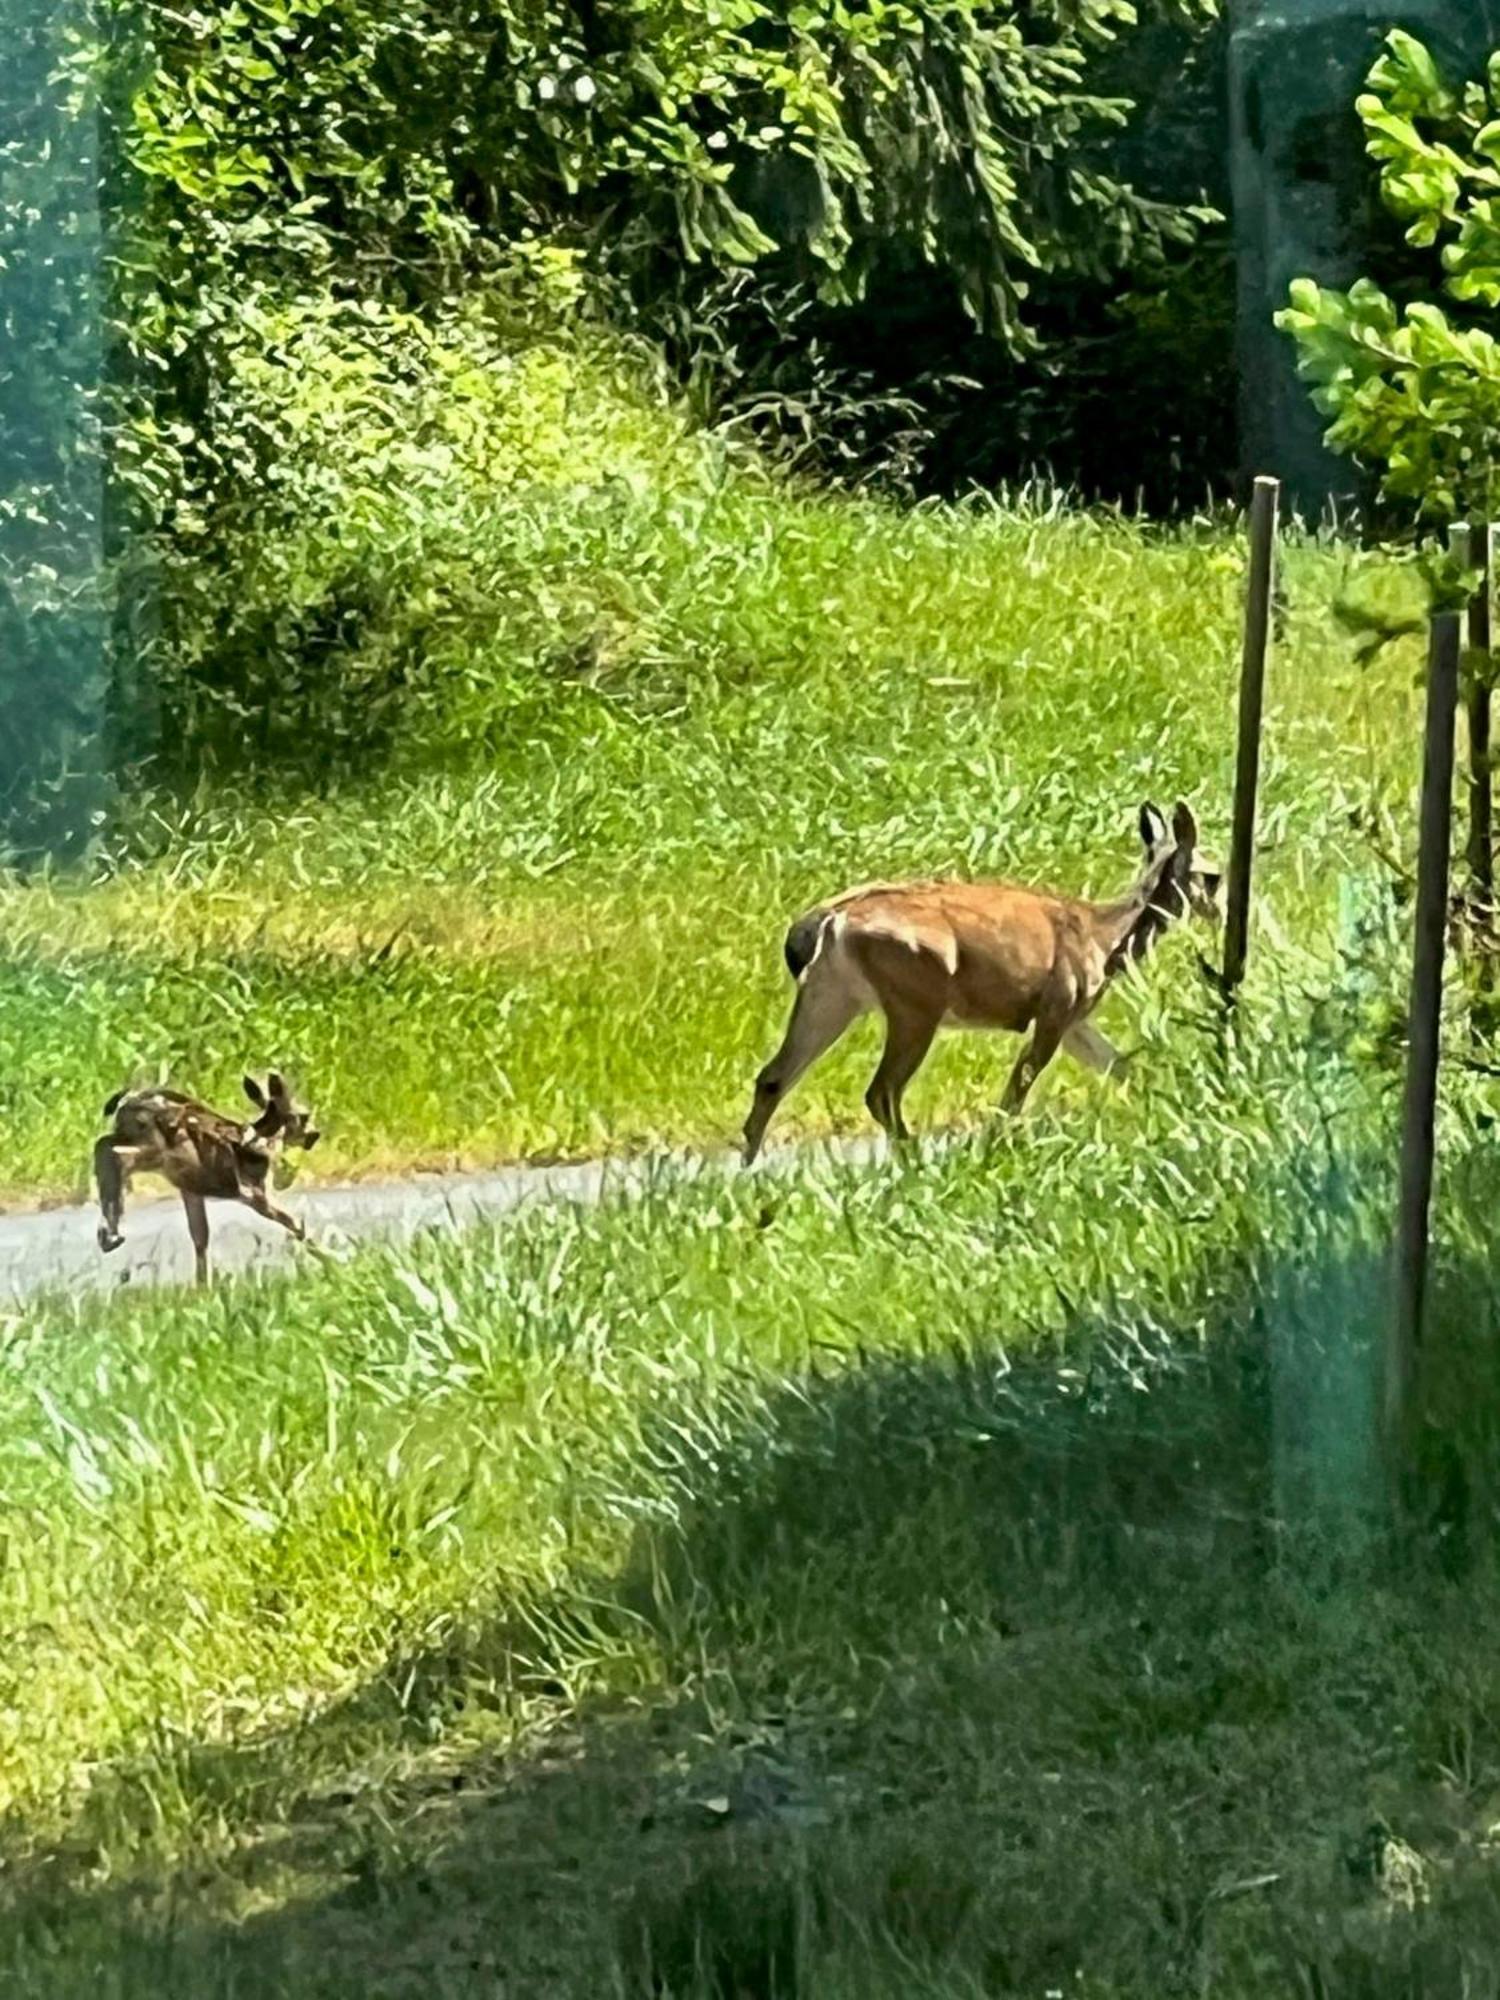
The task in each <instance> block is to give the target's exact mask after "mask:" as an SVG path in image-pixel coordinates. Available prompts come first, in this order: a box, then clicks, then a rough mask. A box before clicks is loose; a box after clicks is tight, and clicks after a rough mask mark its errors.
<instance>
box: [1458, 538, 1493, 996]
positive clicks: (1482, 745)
mask: <svg viewBox="0 0 1500 2000" xmlns="http://www.w3.org/2000/svg"><path fill="white" fill-rule="evenodd" d="M1467 541H1468V547H1467V549H1466V551H1465V554H1466V555H1467V558H1468V564H1469V567H1470V568H1471V569H1477V570H1478V571H1479V572H1480V584H1479V589H1478V591H1477V592H1476V594H1475V596H1474V597H1473V598H1472V599H1471V600H1470V603H1469V620H1468V624H1469V630H1468V640H1469V648H1470V651H1471V652H1473V653H1476V654H1478V653H1486V654H1487V653H1488V652H1489V650H1490V637H1491V632H1490V618H1491V611H1490V594H1491V591H1492V589H1493V581H1492V578H1493V569H1494V529H1493V528H1492V527H1491V526H1490V523H1489V522H1488V521H1475V522H1472V523H1471V524H1470V526H1469V529H1468V531H1467ZM1467 710H1468V735H1469V841H1468V848H1467V853H1466V859H1467V862H1468V871H1469V897H1470V900H1471V902H1472V903H1473V907H1474V913H1475V921H1476V923H1477V925H1478V929H1479V936H1480V943H1481V946H1482V950H1481V955H1480V974H1479V976H1480V980H1481V982H1482V984H1483V985H1484V986H1485V987H1489V986H1491V985H1493V983H1494V977H1493V975H1494V966H1493V964H1492V963H1491V956H1490V954H1491V950H1492V947H1493V944H1494V910H1495V857H1494V838H1495V836H1494V791H1493V785H1492V782H1491V773H1490V690H1489V684H1488V682H1487V681H1486V680H1485V678H1484V677H1483V675H1482V674H1477V673H1471V674H1470V676H1469V685H1468V693H1467Z"/></svg>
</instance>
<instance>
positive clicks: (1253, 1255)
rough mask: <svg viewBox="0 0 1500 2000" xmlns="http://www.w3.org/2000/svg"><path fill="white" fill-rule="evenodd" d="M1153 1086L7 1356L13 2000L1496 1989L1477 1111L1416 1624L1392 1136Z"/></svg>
mask: <svg viewBox="0 0 1500 2000" xmlns="http://www.w3.org/2000/svg"><path fill="white" fill-rule="evenodd" d="M1153 1057H1154V1061H1153V1067H1154V1070H1155V1072H1156V1074H1155V1082H1154V1087H1153V1088H1152V1089H1150V1090H1149V1091H1138V1090H1134V1091H1132V1092H1131V1094H1129V1095H1128V1096H1125V1095H1122V1096H1117V1097H1116V1098H1114V1099H1113V1100H1111V1101H1110V1103H1109V1104H1108V1106H1107V1107H1106V1106H1105V1105H1104V1104H1103V1102H1102V1101H1101V1103H1100V1105H1099V1107H1098V1109H1097V1111H1096V1112H1095V1113H1094V1114H1093V1115H1090V1114H1089V1113H1088V1111H1087V1109H1086V1108H1082V1109H1080V1107H1070V1108H1069V1112H1068V1115H1067V1116H1061V1115H1052V1116H1049V1115H1048V1114H1047V1113H1046V1112H1045V1111H1043V1112H1042V1113H1041V1114H1040V1115H1039V1116H1037V1117H1036V1118H1034V1119H1032V1120H1030V1121H1028V1122H1027V1123H1026V1124H1025V1125H1024V1126H1023V1127H1021V1128H1018V1129H1016V1130H1014V1131H1011V1132H1009V1133H1004V1134H1000V1135H998V1136H996V1137H995V1138H992V1139H990V1140H988V1141H984V1142H978V1141H969V1142H966V1143H964V1144H962V1145H960V1146H958V1147H957V1148H956V1149H954V1150H952V1151H946V1152H942V1153H935V1154H930V1155H929V1156H928V1157H926V1158H923V1159H919V1160H918V1161H917V1162H916V1163H914V1164H909V1165H907V1166H896V1165H891V1166H887V1167H882V1168H879V1169H876V1170H867V1171H865V1172H853V1171H849V1170H834V1169H829V1168H823V1169H817V1168H807V1169H803V1170H800V1171H799V1172H798V1173H796V1174H795V1175H793V1176H792V1177H790V1178H789V1179H788V1180H786V1181H785V1182H784V1183H783V1182H779V1181H778V1182H776V1183H767V1182H765V1181H764V1180H761V1179H757V1178H754V1177H746V1178H744V1179H735V1180H733V1181H730V1182H715V1181H709V1182H704V1183H702V1184H699V1185H696V1186H693V1185H688V1186H680V1185H674V1184H672V1183H671V1182H663V1183H662V1184H661V1185H660V1186H659V1187H657V1188H655V1189H654V1190H652V1191H650V1192H648V1193H647V1194H646V1195H644V1196H643V1197H641V1198H640V1199H638V1200H632V1201H628V1202H622V1203H619V1204H610V1205H606V1206H605V1207H604V1208H602V1209H599V1210H596V1211H583V1212H579V1211H569V1212H559V1213H554V1214H539V1215H534V1216H532V1217H530V1218H528V1219H524V1220H522V1221H520V1222H518V1223H516V1224H515V1225H513V1226H512V1227H510V1228H508V1229H506V1230H504V1231H503V1232H501V1233H499V1234H489V1233H478V1234H475V1235H471V1236H467V1237H463V1238H459V1239H454V1240H447V1241H434V1242H430V1243H428V1244H427V1245H425V1246H419V1247H418V1248H417V1249H416V1250H415V1251H413V1252H410V1253H403V1254H400V1255H396V1254H391V1253H385V1254H377V1255H367V1256H365V1257H363V1258H361V1259H360V1260H359V1261H358V1262H357V1263H355V1264H354V1265H352V1266H351V1267H349V1268H347V1269H344V1270H333V1271H326V1270H309V1271H308V1272H307V1273H306V1274H305V1275H304V1276H303V1277H302V1278H301V1279H300V1280H299V1281H298V1282H297V1283H295V1284H290V1283H288V1284H277V1285H272V1286H267V1287H263V1288H258V1287H250V1286H241V1287H234V1288H226V1289H225V1290H223V1291H222V1292H218V1293H215V1294H212V1295H210V1296H207V1297H201V1298H200V1297H196V1296H194V1297H175V1298H173V1297H160V1298H145V1299H141V1300H139V1301H134V1302H118V1303H115V1304H112V1305H102V1304H92V1305H87V1306H82V1307H77V1308H72V1309H66V1308H63V1307H61V1306H58V1305H53V1306H51V1307H45V1306H38V1307H36V1308H33V1309H30V1310H28V1311H27V1312H25V1313H23V1314H21V1315H19V1316H18V1317H16V1318H15V1319H14V1320H13V1322H12V1323H11V1325H10V1326H9V1328H8V1330H7V1334H6V1340H5V1346H4V1350H3V1354H4V1368H3V1373H0V1505H3V1509H4V1518H5V1520H6V1523H7V1544H6V1548H7V1559H6V1563H5V1565H4V1568H3V1571H0V1626H3V1628H4V1629H5V1631H6V1632H7V1634H8V1635H9V1636H8V1642H7V1646H6V1649H5V1653H4V1656H3V1659H0V1774H3V1783H4V1790H5V1795H6V1805H7V1809H6V1812H5V1816H4V1819H3V1821H0V1828H3V1831H0V1858H3V1861H4V1864H5V1865H4V1868H3V1871H0V1981H3V1983H4V1988H5V1991H6V1992H7V1993H14V1994H16V1995H17V1996H22V1997H23V2000H34V1996H42V1995H48V1996H51V1995H63V1994H71V1993H76V1992H80V1991H84V1990H90V1989H93V1988H98V1989H99V1990H100V1991H102V1992H104V1993H107V1994H111V1995H115V1994H118V1995H121V1996H130V2000H137V1996H141V2000H143V1997H144V1996H145V1995H147V1994H150V1995H153V1996H161V2000H189V1996H191V2000H203V1997H204V1996H209V1995H221V1994H223V1995H229V1994H235V1995H241V1994H252V1993H253V1994H256V1995H278V1994H285V1995H289V1996H290V1995H296V1996H298V2000H303V1996H312V1995H326V1996H340V2000H343V1996H349V2000H353V1996H355V1995H360V1996H379V2000H394V1996H397V1995H408V1994H410V1995H415V1994H417V1993H418V1992H422V1993H426V1994H429V1995H434V1996H437V2000H454V1996H458V1995H470V1994H478V1993H488V1992H494V1991H516V1992H525V1993H527V1994H539V1995H550V1994H557V1995H565V1994H566V1995H573V1994H577V1995H580V1996H582V1995H586V1994H599V1993H612V1992H614V1993H642V1994H644V1993H646V1992H649V1991H653V1990H655V1991H670V1992H673V1993H678V1994H682V1995H688V1994H694V1995H703V1994H707V1993H710V1992H721V1993H728V1992H734V1991H749V1992H753V1993H757V1994H760V1993H774V1994H778V1995H790V1994H793V1993H795V1994H799V1995H803V1994H808V1993H816V1994H823V1993H833V1994H836V1995H837V1994H842V1993H845V1992H847V1993H849V1994H850V1995H851V1996H852V1995H853V1994H855V1993H866V1992H885V1991H888V1992H890V1993H892V1994H895V1993H913V1992H915V1993H923V1994H928V1993H930V1994H933V1995H939V1994H940V1995H943V1996H947V2000H957V1996H961V1995H962V1996H967V1995H971V1994H982V1993H983V1994H988V1993H1010V1992H1017V1993H1022V1992H1024V1993H1033V1992H1044V1991H1046V1990H1050V1989H1051V1988H1052V1987H1054V1986H1056V1985H1058V1984H1059V1983H1061V1985H1062V1987H1063V1990H1076V1991H1080V1992H1084V1993H1087V1994H1091V1995H1099V1996H1105V1995H1108V1996H1111V2000H1114V1996H1122V1997H1123V1996H1126V1995H1129V1996H1132V2000H1134V1996H1137V1995H1139V1996H1142V2000H1144V1996H1146V1995H1148V1994H1158V1993H1161V1992H1163V1991H1175V1990H1179V1988H1180V1989H1181V1990H1192V1991H1194V1992H1204V1991H1206V1992H1211V1993H1214V1994H1216V1995H1217V1994H1232V1995H1236V1996H1238V1995H1244V1996H1246V2000H1248V1996H1249V1995H1251V1994H1259V1993H1264V1992H1267V1991H1286V1992H1291V1993H1301V1992H1326V1993H1336V1994H1341V1995H1342V1994H1349V1995H1365V1994H1382V1995H1383V1994H1385V1993H1392V1994H1395V1993H1407V1992H1418V1991H1423V1992H1425V1991H1444V1992H1449V1991H1469V1992H1475V1993H1488V1992H1490V1991H1491V1990H1492V1987H1491V1986H1490V1985H1487V1984H1486V1983H1485V1981H1486V1980H1489V1979H1492V1978H1493V1953H1492V1939H1493V1935H1494V1928H1493V1927H1494V1919H1495V1915H1496V1900H1495V1880H1494V1869H1493V1865H1492V1863H1491V1860H1490V1858H1489V1850H1488V1849H1487V1847H1486V1846H1485V1844H1484V1836H1485V1833H1486V1829H1487V1827H1488V1826H1489V1824H1490V1822H1491V1821H1492V1820H1493V1819H1494V1818H1495V1817H1496V1816H1497V1800H1500V1794H1497V1786H1500V1734H1497V1730H1496V1720H1495V1719H1496V1716H1497V1715H1500V1681H1497V1668H1496V1661H1497V1659H1500V1652H1497V1650H1496V1640H1497V1638H1500V1597H1497V1596H1496V1594H1495V1591H1494V1587H1493V1584H1492V1582H1491V1580H1490V1572H1489V1559H1488V1555H1487V1553H1486V1551H1487V1549H1488V1545H1489V1541H1490V1533H1491V1530H1490V1523H1491V1522H1492V1520H1493V1512H1492V1508H1493V1494H1494V1486H1493V1437H1492V1435H1491V1430H1490V1424H1491V1417H1490V1415H1489V1413H1490V1412H1491V1411H1492V1410H1493V1408H1494V1399H1493V1396H1492V1395H1490V1394H1489V1393H1488V1391H1487V1390H1486V1389H1485V1388H1484V1382H1485V1371H1486V1370H1487V1369H1488V1367H1489V1365H1490V1364H1489V1361H1488V1360H1487V1359H1486V1357H1487V1356H1488V1355H1489V1354H1491V1353H1492V1343H1493V1340H1494V1338H1495V1333H1496V1328H1497V1324H1500V1317H1497V1308H1500V1292H1497V1289H1496V1287H1495V1284H1494V1280H1493V1274H1492V1272H1491V1271H1490V1269H1489V1268H1488V1264H1487V1260H1486V1258H1485V1254H1484V1252H1485V1246H1486V1244H1487V1240H1488V1235H1489V1231H1490V1227H1491V1218H1492V1216H1493V1212H1494V1203H1495V1197H1496V1193H1497V1189H1496V1184H1495V1174H1494V1168H1493V1164H1492V1162H1491V1161H1490V1159H1489V1157H1488V1154H1487V1151H1486V1149H1485V1147H1484V1144H1483V1142H1482V1140H1481V1138H1480V1136H1479V1133H1478V1129H1477V1127H1476V1125H1475V1114H1476V1108H1477V1107H1476V1105H1475V1103H1473V1102H1471V1101H1470V1096H1469V1093H1467V1092H1466V1091H1464V1090H1459V1091H1458V1092H1457V1094H1456V1095H1455V1096H1454V1097H1453V1099H1452V1101H1451V1103H1450V1106H1449V1111H1448V1115H1447V1119H1446V1121H1445V1141H1446V1158H1447V1161H1448V1171H1447V1173H1446V1175H1445V1183H1444V1211H1443V1212H1444V1235H1443V1241H1444V1249H1443V1256H1442V1260H1441V1291H1440V1310H1439V1315H1438V1320H1437V1323H1436V1326H1435V1333H1434V1338H1435V1343H1436V1350H1435V1351H1437V1352H1438V1353H1440V1354H1441V1355H1442V1356H1443V1357H1444V1359H1443V1363H1442V1366H1441V1367H1440V1368H1439V1369H1438V1370H1437V1371H1436V1374H1435V1376H1434V1379H1433V1382H1432V1383H1431V1385H1430V1389H1429V1394H1430V1396H1431V1398H1432V1403H1431V1407H1432V1409H1433V1411H1434V1413H1436V1414H1438V1415H1439V1416H1440V1417H1442V1418H1443V1419H1444V1422H1445V1430H1444V1433H1443V1435H1444V1438H1445V1440H1446V1443H1445V1447H1444V1450H1445V1454H1446V1455H1443V1454H1440V1455H1439V1456H1438V1458H1437V1459H1435V1460H1434V1461H1433V1463H1432V1465H1431V1467H1430V1468H1429V1469H1430V1470H1431V1472H1432V1473H1433V1476H1434V1478H1435V1479H1436V1481H1437V1485H1436V1487H1435V1488H1434V1490H1440V1501H1441V1505H1440V1516H1441V1520H1440V1525H1441V1526H1442V1527H1443V1528H1445V1530H1446V1534H1445V1535H1444V1536H1442V1537H1440V1539H1439V1542H1438V1543H1437V1544H1435V1547H1436V1548H1437V1549H1438V1551H1439V1552H1441V1550H1442V1549H1443V1548H1447V1549H1449V1550H1450V1552H1451V1555H1450V1560H1449V1563H1448V1568H1449V1570H1450V1571H1453V1572H1454V1573H1455V1574H1456V1575H1458V1576H1459V1577H1460V1578H1461V1581H1460V1582H1454V1583H1447V1582H1444V1581H1443V1570H1442V1567H1441V1564H1440V1562H1439V1561H1438V1560H1437V1558H1424V1562H1431V1563H1432V1565H1433V1566H1432V1569H1431V1573H1430V1574H1429V1575H1427V1576H1426V1577H1425V1578H1424V1579H1419V1580H1418V1581H1416V1582H1413V1583H1409V1584H1405V1585H1402V1584H1399V1583H1398V1582H1395V1581H1386V1582H1383V1583H1382V1582H1380V1581H1377V1580H1375V1579H1377V1578H1378V1577H1379V1574H1380V1569H1379V1563H1378V1560H1377V1561H1376V1565H1375V1569H1374V1571H1373V1572H1372V1571H1371V1569H1370V1568H1369V1564H1368V1560H1367V1558H1366V1556H1365V1555H1364V1554H1363V1553H1362V1544H1361V1542H1360V1539H1359V1537H1360V1532H1361V1513H1360V1510H1361V1507H1362V1505H1363V1504H1364V1502H1366V1501H1368V1500H1369V1499H1371V1498H1372V1496H1373V1493H1374V1488H1373V1485H1372V1481H1373V1479H1374V1476H1375V1475H1374V1468H1373V1466H1372V1464H1371V1462H1370V1460H1369V1456H1368V1451H1367V1445H1368V1439H1369V1434H1370V1433H1369V1425H1368V1396H1369V1391H1370V1387H1371V1381H1372V1373H1371V1370H1372V1362H1373V1354H1374V1348H1375V1344H1376V1341H1377V1339H1378V1335H1379V1331H1380V1327H1381V1324H1382V1311H1383V1304H1382V1301H1383V1285H1382V1282H1381V1263H1380V1259H1379V1256H1378V1254H1376V1252H1377V1246H1378V1244H1379V1242H1380V1239H1381V1234H1382V1230H1383V1225H1384V1217H1385V1214H1386V1211H1387V1208H1388V1204H1389V1201H1390V1198H1391V1192H1392V1190H1391V1186H1390V1175H1389V1172H1388V1170H1387V1169H1386V1167H1385V1166H1384V1165H1383V1164H1381V1163H1382V1162H1383V1161H1384V1160H1385V1159H1386V1157H1387V1152H1388V1149H1387V1148H1386V1147H1385V1145H1384V1140H1385V1137H1386V1134H1387V1132H1388V1128H1389V1121H1390V1117H1391V1114H1392V1106H1391V1105H1390V1103H1389V1101H1388V1099H1387V1098H1386V1097H1385V1094H1384V1093H1383V1091H1382V1090H1381V1089H1380V1087H1379V1085H1378V1082H1377V1081H1375V1080H1373V1079H1371V1080H1369V1081H1366V1082H1361V1081H1359V1080H1358V1079H1357V1078H1354V1077H1352V1076H1351V1075H1350V1073H1349V1072H1348V1070H1347V1069H1346V1068H1345V1067H1344V1066H1343V1065H1342V1064H1340V1063H1339V1062H1337V1061H1336V1060H1330V1059H1329V1057H1328V1056H1327V1055H1326V1054H1322V1055H1320V1054H1319V1053H1318V1052H1317V1051H1316V1050H1314V1051H1312V1052H1310V1053H1308V1054H1306V1055H1299V1054H1296V1053H1295V1052H1294V1051H1293V1049H1292V1047H1291V1045H1290V1044H1289V1042H1288V1040H1287V1039H1286V1038H1285V1037H1278V1038H1271V1039H1267V1038H1262V1037H1257V1036H1255V1035H1249V1036H1247V1037H1246V1038H1245V1039H1244V1040H1242V1042H1241V1044H1240V1046H1239V1048H1238V1050H1237V1052H1235V1053H1234V1054H1233V1055H1232V1056H1231V1059H1230V1062H1229V1065H1228V1068H1227V1070H1226V1069H1224V1067H1223V1065H1222V1064H1221V1062H1220V1060H1219V1058H1218V1057H1217V1055H1216V1054H1215V1042H1214V1037H1213V1036H1212V1034H1211V1033H1210V1032H1209V1030H1208V1027H1207V1024H1206V1023H1204V1024H1201V1025H1197V1026H1195V1025H1194V1024H1193V1023H1192V1022H1187V1023H1180V1024H1179V1025H1178V1026H1177V1028H1176V1031H1175V1032H1174V1034H1173V1036H1172V1038H1171V1039H1170V1041H1168V1042H1166V1043H1164V1044H1163V1045H1162V1046H1161V1047H1159V1048H1158V1049H1156V1050H1155V1051H1154V1052H1153ZM1476 1564H1477V1565H1478V1566H1477V1567H1476ZM1377 1822H1378V1823H1380V1824H1382V1825H1385V1826H1387V1827H1388V1828H1389V1830H1390V1832H1391V1834H1392V1835H1394V1836H1395V1837H1397V1838H1398V1839H1399V1840H1400V1841H1402V1842H1404V1843H1406V1844H1407V1845H1409V1846H1410V1847H1411V1848H1412V1849H1414V1850H1415V1851H1416V1852H1417V1853H1418V1854H1419V1855H1420V1856H1421V1857H1422V1867H1423V1870H1424V1881H1425V1887H1426V1893H1427V1895H1428V1897H1429V1902H1428V1904H1427V1905H1426V1906H1424V1907H1423V1908H1419V1909H1417V1910H1415V1911H1407V1910H1405V1909H1404V1908H1402V1907H1401V1906H1400V1903H1399V1898H1398V1896H1397V1894H1396V1889H1395V1887H1394V1886H1393V1883H1392V1881H1391V1880H1390V1879H1387V1880H1386V1882H1385V1884H1384V1886H1382V1882H1381V1879H1380V1878H1379V1876H1378V1875H1377V1876H1374V1877H1370V1876H1368V1875H1362V1874H1361V1873H1360V1869H1359V1866H1358V1865H1356V1861H1349V1860H1348V1859H1347V1857H1348V1856H1350V1855H1354V1854H1355V1853H1356V1850H1357V1849H1359V1846H1360V1843H1361V1842H1362V1841H1364V1840H1365V1839H1366V1837H1367V1836H1368V1834H1369V1832H1370V1829H1371V1827H1372V1826H1373V1825H1375V1824H1376V1823H1377ZM1389 1874H1390V1871H1388V1876H1389ZM768 1951H770V1952H771V1953H772V1955H778V1954H779V1961H780V1970H779V1971H773V1970H772V1969H771V1968H770V1967H769V1965H768V1963H767V1953H768ZM716 1965H717V1966H718V1967H719V1969H720V1970H721V1971H722V1972H723V1975H724V1976H723V1979H721V1980H720V1983H719V1984H718V1985H717V1986H716V1985H715V1984H714V1983H713V1980H714V1979H715V1978H717V1977H719V1973H718V1972H716V1971H715V1966H716ZM1424 1967H1425V1970H1422V1969H1421V1968H1424ZM647 1968H651V1969H652V1970H651V1972H650V1976H648V1970H647ZM1413 1968H1418V1969H1416V1970H1414V1969H1413ZM653 1977H654V1978H656V1979H657V1980H658V1984H657V1985H656V1986H655V1987H653V1986H652V1984H651V1979H652V1978H653ZM1465 1977H1467V1978H1469V1979H1470V1981H1471V1983H1470V1984H1469V1985H1468V1986H1467V1987H1466V1986H1464V1985H1463V1984H1462V1980H1463V1978H1465ZM1419 1978H1421V1979H1425V1980H1427V1981H1428V1983H1427V1984H1425V1985H1421V1984H1414V1983H1412V1982H1413V1981H1416V1980H1418V1979H1419ZM1318 1980H1321V1981H1322V1982H1323V1983H1322V1984H1321V1985H1320V1984H1318V1983H1316V1982H1317V1981H1318ZM643 1981H644V1982H645V1983H644V1984H643V1983H642V1982H643ZM662 1981H664V1982H665V1984H662V1983H661V1982H662ZM726 1981H729V1982H731V1983H725V1982H726ZM735 1981H737V1982H738V1984H735V1983H732V1982H735ZM1403 1982H1404V1983H1403ZM1434 1982H1435V1983H1434Z"/></svg>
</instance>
